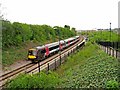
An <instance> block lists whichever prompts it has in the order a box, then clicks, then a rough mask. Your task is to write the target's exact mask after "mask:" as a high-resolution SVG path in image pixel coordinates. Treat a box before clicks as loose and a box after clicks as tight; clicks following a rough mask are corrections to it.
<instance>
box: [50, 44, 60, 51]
mask: <svg viewBox="0 0 120 90" xmlns="http://www.w3.org/2000/svg"><path fill="white" fill-rule="evenodd" d="M58 47H59V45H57V46H54V47H51V48H49V50H50V51H51V50H53V49H56V48H58Z"/></svg>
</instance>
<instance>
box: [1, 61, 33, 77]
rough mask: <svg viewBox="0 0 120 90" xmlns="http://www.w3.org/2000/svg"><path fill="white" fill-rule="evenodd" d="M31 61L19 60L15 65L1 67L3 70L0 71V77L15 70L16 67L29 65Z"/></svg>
mask: <svg viewBox="0 0 120 90" xmlns="http://www.w3.org/2000/svg"><path fill="white" fill-rule="evenodd" d="M30 62H31V61H27V60H19V61H17V62H15V63H13V64H12V65H10V66H8V67H2V66H1V67H2V68H4V69H0V76H1V75H3V74H4V73H7V72H9V71H12V70H14V69H17V68H18V67H21V66H24V65H26V64H28V63H30Z"/></svg>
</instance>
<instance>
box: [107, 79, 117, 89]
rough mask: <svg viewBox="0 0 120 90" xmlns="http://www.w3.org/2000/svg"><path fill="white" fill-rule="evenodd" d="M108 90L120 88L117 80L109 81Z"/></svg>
mask: <svg viewBox="0 0 120 90" xmlns="http://www.w3.org/2000/svg"><path fill="white" fill-rule="evenodd" d="M106 88H108V89H111V88H114V89H117V88H119V84H118V82H117V81H115V80H110V81H107V83H106Z"/></svg>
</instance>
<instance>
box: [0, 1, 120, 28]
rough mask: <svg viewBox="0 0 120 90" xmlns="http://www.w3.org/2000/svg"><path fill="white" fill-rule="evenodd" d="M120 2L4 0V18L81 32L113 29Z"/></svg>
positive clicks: (116, 20) (116, 21) (115, 24)
mask: <svg viewBox="0 0 120 90" xmlns="http://www.w3.org/2000/svg"><path fill="white" fill-rule="evenodd" d="M118 1H119V0H4V1H3V2H2V3H3V6H4V7H6V8H7V9H5V10H4V12H6V13H7V15H5V16H4V17H5V18H7V19H8V20H10V21H19V22H24V23H31V24H49V25H51V26H55V25H59V26H64V25H65V24H67V25H70V26H73V27H75V28H77V29H92V28H109V23H110V22H112V28H115V27H117V26H118V25H117V23H118V10H117V9H118Z"/></svg>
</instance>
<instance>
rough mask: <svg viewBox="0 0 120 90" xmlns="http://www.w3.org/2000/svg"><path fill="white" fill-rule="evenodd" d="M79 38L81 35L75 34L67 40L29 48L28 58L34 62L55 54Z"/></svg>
mask: <svg viewBox="0 0 120 90" xmlns="http://www.w3.org/2000/svg"><path fill="white" fill-rule="evenodd" d="M78 38H79V36H75V37H72V38H68V39H65V40H60V41H58V42H54V43H50V44H46V45H43V46H38V47H35V48H33V49H29V50H28V59H29V60H31V61H32V62H36V61H37V62H38V61H42V60H44V59H45V58H47V57H49V56H51V55H53V54H55V53H56V52H58V51H62V50H63V49H65V48H68V47H69V46H71V45H73V44H74V43H75V42H77V41H78V40H79V39H78Z"/></svg>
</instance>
